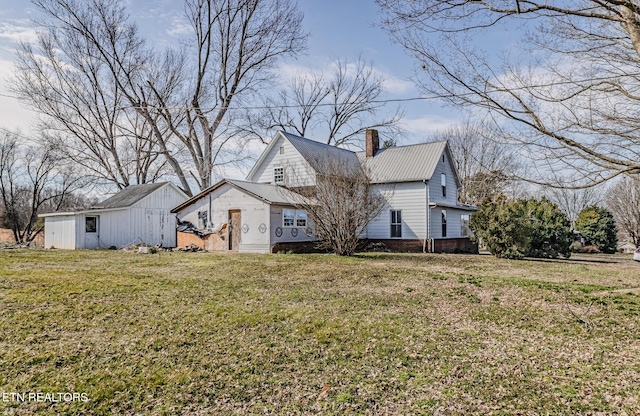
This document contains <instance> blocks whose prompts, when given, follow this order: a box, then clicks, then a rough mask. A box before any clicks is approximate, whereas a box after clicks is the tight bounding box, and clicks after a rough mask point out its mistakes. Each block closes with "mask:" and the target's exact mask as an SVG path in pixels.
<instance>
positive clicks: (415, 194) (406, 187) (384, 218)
mask: <svg viewBox="0 0 640 416" xmlns="http://www.w3.org/2000/svg"><path fill="white" fill-rule="evenodd" d="M374 192H382V193H383V194H384V195H385V197H386V199H387V206H386V207H385V209H384V211H383V212H382V213H381V214H380V215H379V216H378V217H376V218H375V219H374V220H373V221H371V222H370V223H369V225H368V226H367V230H366V232H365V233H364V234H363V237H364V238H380V239H385V238H390V237H389V236H390V230H391V215H390V214H389V211H391V210H397V211H402V214H401V215H402V238H403V239H422V238H425V231H426V228H425V224H426V215H427V211H426V199H427V194H426V187H425V185H424V183H422V182H403V183H397V184H394V185H375V186H374Z"/></svg>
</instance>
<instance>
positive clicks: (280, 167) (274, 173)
mask: <svg viewBox="0 0 640 416" xmlns="http://www.w3.org/2000/svg"><path fill="white" fill-rule="evenodd" d="M276 170H281V171H282V180H280V181H279V180H278V179H277V177H278V176H280V175H278V174H276ZM273 182H274V183H284V167H283V166H274V167H273Z"/></svg>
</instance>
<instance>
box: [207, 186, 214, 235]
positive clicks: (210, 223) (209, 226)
mask: <svg viewBox="0 0 640 416" xmlns="http://www.w3.org/2000/svg"><path fill="white" fill-rule="evenodd" d="M212 227H213V221H212V219H211V192H209V218H207V223H206V224H205V228H207V229H208V228H212Z"/></svg>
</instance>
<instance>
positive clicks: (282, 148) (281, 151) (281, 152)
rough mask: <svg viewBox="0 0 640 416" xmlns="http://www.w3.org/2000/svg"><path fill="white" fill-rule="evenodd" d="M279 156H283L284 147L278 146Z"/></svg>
mask: <svg viewBox="0 0 640 416" xmlns="http://www.w3.org/2000/svg"><path fill="white" fill-rule="evenodd" d="M280 154H281V155H283V154H284V146H280Z"/></svg>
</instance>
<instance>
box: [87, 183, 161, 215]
mask: <svg viewBox="0 0 640 416" xmlns="http://www.w3.org/2000/svg"><path fill="white" fill-rule="evenodd" d="M167 183H168V182H158V183H146V184H142V185H130V186H127V187H126V188H124V189H123V190H121V191H120V192H118V193H117V194H115V195H113V196H112V197H110V198H107V199H105V200H104V201H102V202H101V203H100V204H98V205H96V206H94V207H93V208H92V209H109V208H127V207H130V206H131V205H133V204H135V203H136V202H138V201H140V200H141V199H142V198H144V197H146V196H148V195H150V194H151V193H153V192H154V191H155V190H156V189H160V188H162V187H163V186H164V185H166V184H167Z"/></svg>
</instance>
